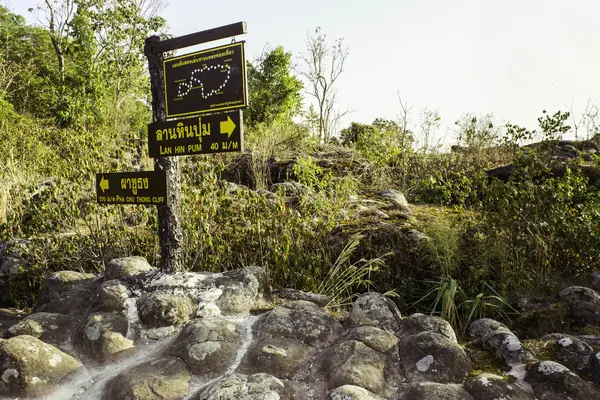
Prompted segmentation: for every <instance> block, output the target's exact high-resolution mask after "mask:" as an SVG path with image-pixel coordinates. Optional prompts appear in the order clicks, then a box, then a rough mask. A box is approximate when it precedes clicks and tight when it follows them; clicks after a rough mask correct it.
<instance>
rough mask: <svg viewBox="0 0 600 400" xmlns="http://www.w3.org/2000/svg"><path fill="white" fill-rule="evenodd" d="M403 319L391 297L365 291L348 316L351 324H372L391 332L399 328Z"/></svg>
mask: <svg viewBox="0 0 600 400" xmlns="http://www.w3.org/2000/svg"><path fill="white" fill-rule="evenodd" d="M401 320H402V316H401V314H400V310H398V306H396V304H395V303H394V302H393V301H392V300H390V299H389V298H387V297H385V296H384V295H382V294H380V293H375V292H369V293H364V294H362V295H361V296H360V297H359V298H358V299H356V301H355V302H354V304H353V305H352V311H351V312H350V315H349V316H348V322H349V323H350V324H351V325H355V326H361V325H371V326H376V327H378V328H381V329H385V330H387V331H390V332H395V331H396V330H398V328H399V326H400V322H401Z"/></svg>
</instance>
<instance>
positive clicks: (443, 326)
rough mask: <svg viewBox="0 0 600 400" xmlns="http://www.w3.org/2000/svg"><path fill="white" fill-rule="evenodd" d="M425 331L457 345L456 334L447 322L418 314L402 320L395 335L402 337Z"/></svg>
mask: <svg viewBox="0 0 600 400" xmlns="http://www.w3.org/2000/svg"><path fill="white" fill-rule="evenodd" d="M426 331H429V332H435V333H439V334H440V335H442V336H445V337H446V338H447V339H448V340H450V341H451V342H454V343H457V341H456V333H455V332H454V329H452V326H451V325H450V324H449V323H448V321H446V320H445V319H443V318H440V317H436V316H433V315H425V314H420V313H416V314H411V315H409V316H408V318H406V319H404V320H403V321H402V322H401V324H400V329H399V330H398V332H397V333H396V335H397V336H398V337H402V336H409V335H414V334H417V333H420V332H426Z"/></svg>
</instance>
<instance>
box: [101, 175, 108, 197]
mask: <svg viewBox="0 0 600 400" xmlns="http://www.w3.org/2000/svg"><path fill="white" fill-rule="evenodd" d="M100 189H102V193H104V191H105V190H108V180H106V178H105V177H104V176H102V179H101V180H100Z"/></svg>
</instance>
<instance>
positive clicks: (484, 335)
mask: <svg viewBox="0 0 600 400" xmlns="http://www.w3.org/2000/svg"><path fill="white" fill-rule="evenodd" d="M469 334H470V336H471V337H472V338H474V339H476V340H478V341H480V342H481V344H482V345H483V346H484V347H485V348H486V349H488V350H490V351H492V352H493V353H494V354H495V355H496V357H498V358H500V359H502V360H504V361H505V362H506V363H507V364H508V365H515V364H522V363H525V362H528V361H532V360H533V355H532V354H531V353H530V352H528V351H527V350H525V348H524V347H523V346H522V345H521V342H520V341H519V338H518V337H517V336H516V335H515V334H514V333H512V332H511V331H510V330H509V329H508V328H507V327H506V326H505V325H503V324H501V323H500V322H498V321H496V320H493V319H489V318H482V319H478V320H476V321H473V322H472V323H471V325H470V326H469Z"/></svg>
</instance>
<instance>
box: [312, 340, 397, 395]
mask: <svg viewBox="0 0 600 400" xmlns="http://www.w3.org/2000/svg"><path fill="white" fill-rule="evenodd" d="M392 360H393V359H392V358H391V357H388V356H386V355H385V354H382V353H380V352H378V351H375V350H373V349H372V348H370V347H368V346H366V345H365V344H363V343H362V342H359V341H357V340H348V341H345V342H342V343H339V344H337V345H336V346H334V347H332V348H330V349H328V350H326V351H325V352H323V353H321V354H319V356H318V357H317V360H316V361H315V364H316V365H317V367H316V368H317V370H318V371H319V373H318V376H323V378H324V379H325V383H326V387H327V389H328V390H331V389H335V388H337V387H339V386H343V385H354V386H360V387H363V388H365V389H368V390H369V391H371V392H373V393H375V394H377V395H379V396H382V397H390V396H391V395H392V394H393V393H394V392H395V391H396V389H397V385H398V382H400V381H401V380H402V375H401V372H400V370H399V368H397V364H396V363H395V362H391V361H392ZM317 370H315V372H311V373H313V374H315V373H316V371H317ZM315 378H316V377H313V379H315Z"/></svg>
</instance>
